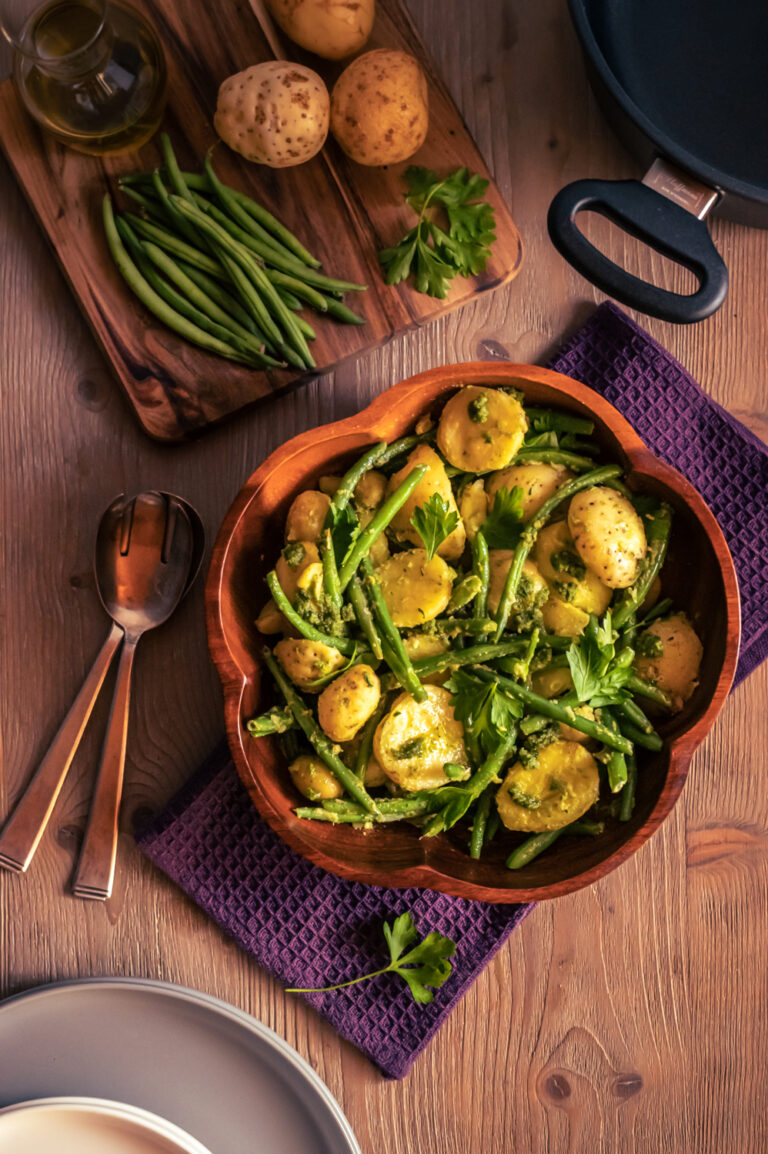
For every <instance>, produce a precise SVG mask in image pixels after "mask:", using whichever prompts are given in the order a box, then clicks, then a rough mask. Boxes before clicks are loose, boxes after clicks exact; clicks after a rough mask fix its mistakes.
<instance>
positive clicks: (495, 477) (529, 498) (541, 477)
mask: <svg viewBox="0 0 768 1154" xmlns="http://www.w3.org/2000/svg"><path fill="white" fill-rule="evenodd" d="M572 476H573V473H571V472H570V470H569V469H566V468H565V466H564V465H545V464H544V463H543V462H541V461H531V462H530V464H525V465H510V467H509V468H508V469H500V470H499V471H498V472H497V473H492V474H491V476H490V477H489V478H488V480H487V481H486V482H485V490H486V492H487V494H488V496H489V498H490V502H489V503H490V504H491V505H492V504H493V498H494V497H495V496H496V494H497V493H498V491H499V489H508V490H509V492H510V493H511V492H512V490H513V489H515V488H520V489H522V491H523V520H524V521H530V520H531V518H532V517H533V516H535V514H536V513H538V511H539V509H540V508H541V506H542V505H543V504H544V502H545V501H548V500H549V498H550V497H552V496H553V495H554V494H555V493H556V492H557V490H558V489H559V488H560V487H561V486H562V485H564V484H565V482H566V481H570V479H571V477H572Z"/></svg>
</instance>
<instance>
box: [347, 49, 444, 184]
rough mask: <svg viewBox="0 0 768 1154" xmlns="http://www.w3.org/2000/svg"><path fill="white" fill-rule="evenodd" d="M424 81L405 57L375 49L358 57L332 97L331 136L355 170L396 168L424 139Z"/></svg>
mask: <svg viewBox="0 0 768 1154" xmlns="http://www.w3.org/2000/svg"><path fill="white" fill-rule="evenodd" d="M428 126H429V104H428V97H427V81H426V79H425V77H424V73H423V72H422V70H421V67H420V66H419V62H418V60H416V59H415V58H414V57H413V56H409V55H408V53H407V52H399V51H394V50H389V49H386V48H377V49H374V51H373V52H366V53H364V55H362V56H358V57H357V59H356V60H353V61H352V63H351V64H348V65H347V67H346V68H345V69H344V71H343V72H342V74H341V76H340V77H339V79H338V80H337V81H336V83H335V84H334V86H333V91H332V92H331V132H332V133H333V135H334V136H335V137H336V139H337V141H338V142H339V144H340V145H341V147H342V148H343V149H344V151H345V152H346V154H347V156H349V157H350V158H351V159H352V160H354V161H356V162H357V163H358V164H365V165H368V166H371V165H374V166H375V165H382V164H398V163H399V162H400V161H401V160H407V159H408V157H409V156H413V154H414V152H416V151H417V150H418V149H419V148H421V145H422V144H423V143H424V138H425V136H426V135H427V128H428Z"/></svg>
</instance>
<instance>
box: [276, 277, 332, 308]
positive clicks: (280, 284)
mask: <svg viewBox="0 0 768 1154" xmlns="http://www.w3.org/2000/svg"><path fill="white" fill-rule="evenodd" d="M264 272H265V274H266V276H268V277H269V279H270V280H271V281H272V284H273V285H275V286H276V287H277V288H279V289H282V290H283V291H286V290H287V291H288V292H291V293H293V294H294V295H295V296H296V297H297V298H298V299H299V300H300V301H305V302H306V303H307V304H308V305H312V307H313V308H314V309H316V310H317V312H319V313H326V312H327V313H328V314H329V315H333V314H331V312H330V310H329V308H328V302H327V300H326V298H325V297H324V296H323V294H322V293H319V292H317V290H316V289H313V288H312V286H311V285H308V284H304V282H303V281H301V280H299V279H298V277H295V276H288V275H287V273H284V272H280V271H279V270H278V269H274V268H265V269H264Z"/></svg>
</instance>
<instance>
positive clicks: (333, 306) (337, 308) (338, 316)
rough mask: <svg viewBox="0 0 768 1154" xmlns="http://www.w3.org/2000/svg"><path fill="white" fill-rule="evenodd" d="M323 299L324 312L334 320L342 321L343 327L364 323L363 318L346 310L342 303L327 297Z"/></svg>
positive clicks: (350, 310)
mask: <svg viewBox="0 0 768 1154" xmlns="http://www.w3.org/2000/svg"><path fill="white" fill-rule="evenodd" d="M323 299H324V300H325V311H326V312H327V313H328V316H329V317H333V318H334V320H337V321H343V322H344V324H345V325H364V324H365V323H366V320H365V317H361V316H360V314H359V313H356V312H354V311H353V310H352V309H350V308H347V306H346V305H345V304H343V303H342V301H337V300H335V299H334V298H333V297H329V296H327V297H324V298H323Z"/></svg>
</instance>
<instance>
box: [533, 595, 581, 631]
mask: <svg viewBox="0 0 768 1154" xmlns="http://www.w3.org/2000/svg"><path fill="white" fill-rule="evenodd" d="M541 619H542V621H543V622H544V628H545V629H546V631H547V633H556V634H557V636H558V637H578V636H579V635H580V634H582V633H583V632H584V630H585V629H586V627H587V623H588V621H589V614H588V613H585V612H584V610H583V609H578V608H577V607H576V606H575V605H571V604H570V603H569V602H568V601H563V600H562V599H561V598H560V597H557V596H556V595H555V594H554V593H550V595H549V597H548V598H547V600H546V601H545V602H544V604H543V605H542V607H541Z"/></svg>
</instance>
